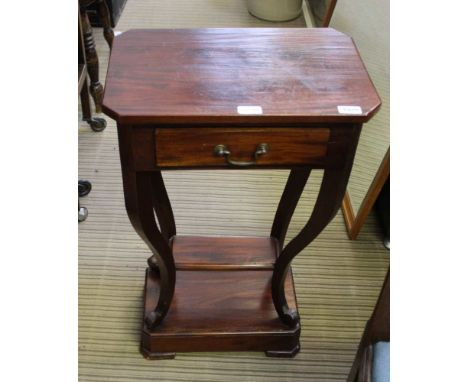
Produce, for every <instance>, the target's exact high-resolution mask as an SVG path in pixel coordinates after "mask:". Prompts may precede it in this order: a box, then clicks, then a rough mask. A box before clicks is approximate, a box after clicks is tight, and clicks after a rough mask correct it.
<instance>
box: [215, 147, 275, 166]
mask: <svg viewBox="0 0 468 382" xmlns="http://www.w3.org/2000/svg"><path fill="white" fill-rule="evenodd" d="M268 150H269V147H268V144H266V143H260V144H259V145H258V146H257V149H256V150H255V153H254V160H253V161H250V162H244V161H237V160H232V159H231V158H230V157H229V156H230V155H231V152H230V151H229V150H228V148H227V146H226V145H216V146H215V148H214V154H215V155H216V156H218V157H224V158H225V159H226V162H227V163H229V164H230V165H231V166H238V167H246V166H253V165H254V164H255V163H256V161H257V158H258V156H260V155H265V154H267V153H268Z"/></svg>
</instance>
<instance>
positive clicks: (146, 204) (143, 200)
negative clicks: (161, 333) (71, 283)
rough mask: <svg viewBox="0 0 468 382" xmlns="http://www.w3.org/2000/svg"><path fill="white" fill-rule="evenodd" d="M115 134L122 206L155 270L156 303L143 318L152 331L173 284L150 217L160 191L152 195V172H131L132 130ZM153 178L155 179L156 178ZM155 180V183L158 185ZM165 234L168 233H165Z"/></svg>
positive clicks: (169, 259)
mask: <svg viewBox="0 0 468 382" xmlns="http://www.w3.org/2000/svg"><path fill="white" fill-rule="evenodd" d="M118 133H119V149H120V160H121V164H122V180H123V187H124V195H125V207H126V209H127V213H128V217H129V218H130V222H131V223H132V226H133V228H134V229H135V231H136V232H137V233H138V235H139V236H140V237H141V238H142V239H143V241H144V242H145V243H146V244H147V245H148V247H149V248H150V249H151V252H153V256H151V258H154V263H155V267H156V269H157V270H158V271H159V275H160V293H159V300H158V303H157V305H156V308H155V309H154V311H153V312H151V313H150V314H148V315H147V316H146V317H145V324H146V325H147V327H148V329H149V330H152V329H154V328H155V327H156V326H157V325H159V324H160V323H161V322H162V320H163V319H164V317H165V316H166V314H167V312H168V310H169V307H170V305H171V302H172V298H173V296H174V288H175V282H176V269H175V263H174V257H173V255H172V250H171V247H170V246H169V243H168V240H167V239H166V238H165V237H164V235H163V234H162V233H161V232H160V231H159V229H158V225H157V223H156V218H155V215H154V210H153V208H154V205H153V199H154V194H156V196H157V195H158V194H160V193H161V192H162V191H161V190H158V191H156V193H155V192H154V189H153V182H155V180H154V178H155V175H154V173H152V172H137V171H135V170H134V164H133V159H132V156H131V154H130V153H131V152H132V151H133V142H132V127H131V126H122V125H118ZM156 178H157V179H158V176H157V175H156ZM157 179H156V183H159V180H157ZM160 181H161V183H160V184H159V186H160V187H161V188H163V189H164V184H163V183H162V178H160ZM164 192H165V189H164ZM169 207H170V206H169ZM174 227H175V225H174ZM165 232H171V231H170V230H166V231H165ZM150 267H151V265H150Z"/></svg>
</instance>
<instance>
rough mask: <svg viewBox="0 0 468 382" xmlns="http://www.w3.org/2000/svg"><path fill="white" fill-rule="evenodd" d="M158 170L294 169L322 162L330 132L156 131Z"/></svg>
mask: <svg viewBox="0 0 468 382" xmlns="http://www.w3.org/2000/svg"><path fill="white" fill-rule="evenodd" d="M155 135H156V136H155V142H156V166H158V167H198V166H208V167H239V168H241V167H253V166H260V167H261V166H294V165H309V164H314V163H320V162H323V160H324V159H325V157H326V155H327V147H328V145H327V143H328V141H329V138H330V129H328V128H250V127H246V128H220V127H207V128H197V127H192V128H157V129H156V130H155Z"/></svg>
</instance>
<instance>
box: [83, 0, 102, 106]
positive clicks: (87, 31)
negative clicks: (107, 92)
mask: <svg viewBox="0 0 468 382" xmlns="http://www.w3.org/2000/svg"><path fill="white" fill-rule="evenodd" d="M80 15H81V23H82V25H83V38H84V45H85V53H86V64H87V67H88V74H89V78H90V81H91V83H90V86H89V90H90V93H91V96H92V97H93V100H94V104H95V105H96V113H100V112H101V105H102V97H103V94H104V88H103V86H102V84H101V83H100V82H99V60H98V56H97V52H96V44H95V42H94V36H93V29H92V27H91V23H90V22H89V18H88V14H87V13H86V7H85V6H80Z"/></svg>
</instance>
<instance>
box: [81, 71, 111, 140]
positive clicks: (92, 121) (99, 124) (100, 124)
mask: <svg viewBox="0 0 468 382" xmlns="http://www.w3.org/2000/svg"><path fill="white" fill-rule="evenodd" d="M80 98H81V110H82V112H83V121H86V122H87V123H88V125H89V126H90V127H91V129H92V130H93V131H96V132H99V131H102V130H104V129H105V128H106V126H107V122H106V120H105V119H104V118H97V117H94V118H93V116H92V114H91V106H90V102H89V91H88V79H85V82H84V84H83V88H82V89H81V92H80Z"/></svg>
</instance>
